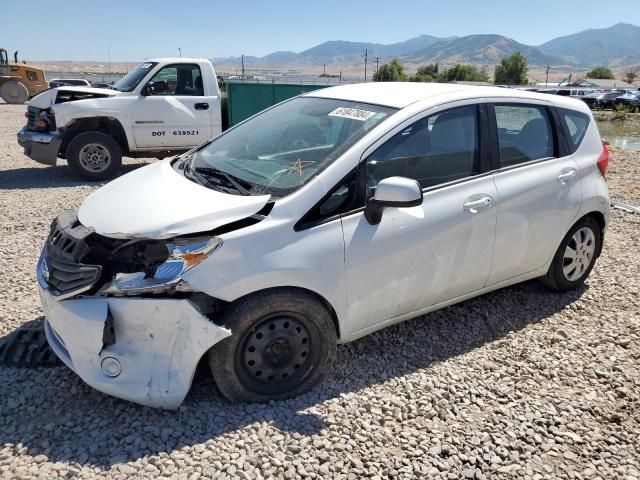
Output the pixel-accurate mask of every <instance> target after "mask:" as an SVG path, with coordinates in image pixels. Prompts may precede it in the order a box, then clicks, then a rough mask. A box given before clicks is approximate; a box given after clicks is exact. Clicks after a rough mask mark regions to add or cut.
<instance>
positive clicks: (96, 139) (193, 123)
mask: <svg viewBox="0 0 640 480" xmlns="http://www.w3.org/2000/svg"><path fill="white" fill-rule="evenodd" d="M113 88H114V89H106V88H105V89H102V88H92V87H61V88H54V89H50V90H47V91H45V92H43V93H41V94H39V95H37V96H36V97H34V98H33V99H32V100H31V102H30V103H29V105H28V110H27V119H28V121H27V125H25V127H24V128H22V130H20V132H19V133H18V143H19V144H20V145H21V146H22V147H23V148H24V153H25V155H27V156H28V157H30V158H32V159H33V160H35V161H37V162H40V163H44V164H47V165H55V164H56V162H57V160H58V158H62V159H66V160H67V162H68V164H69V167H70V168H71V170H72V171H73V172H74V173H75V174H76V175H78V176H79V177H81V178H84V179H87V180H104V179H108V178H112V177H113V176H115V175H116V173H117V172H118V170H119V169H120V166H121V163H122V156H123V155H126V156H130V157H154V158H163V157H166V156H171V155H174V154H175V153H179V152H183V151H185V150H188V149H190V148H192V147H194V146H196V145H199V144H201V143H203V142H205V141H206V140H209V139H210V138H212V137H214V136H216V135H218V134H219V133H220V132H221V131H222V116H221V104H220V91H219V88H218V82H217V78H216V73H215V70H214V68H213V65H212V64H211V62H210V61H209V60H206V59H202V58H158V59H152V60H149V61H146V62H144V63H141V64H140V65H138V66H136V67H135V68H133V69H132V70H130V71H129V73H127V75H125V76H124V77H123V78H121V79H120V80H119V81H118V82H116V83H115V85H114V87H113Z"/></svg>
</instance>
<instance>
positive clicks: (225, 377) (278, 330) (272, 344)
mask: <svg viewBox="0 0 640 480" xmlns="http://www.w3.org/2000/svg"><path fill="white" fill-rule="evenodd" d="M223 321H224V325H225V326H226V327H227V328H228V329H229V330H231V332H233V334H232V335H231V336H229V337H227V338H225V339H224V340H222V341H221V342H220V343H218V344H216V345H215V346H214V347H213V348H212V349H211V350H210V351H209V365H210V367H211V372H212V373H213V378H214V380H215V381H216V385H217V386H218V389H219V390H220V392H222V394H223V395H224V396H225V397H227V398H228V399H229V400H231V401H248V402H264V401H269V400H279V399H284V398H290V397H294V396H296V395H299V394H301V393H303V392H306V391H307V390H310V389H311V388H313V387H314V386H315V385H317V384H318V383H320V382H322V381H323V380H324V379H325V377H326V376H327V374H328V372H329V370H330V369H331V366H332V365H333V362H334V360H335V357H336V342H337V340H336V330H335V328H334V326H333V320H332V318H331V314H330V313H329V311H328V310H327V308H326V307H325V306H324V305H323V304H322V302H321V301H320V300H318V299H317V298H316V297H314V296H313V295H311V294H309V293H306V292H304V291H300V290H296V289H288V288H286V289H277V290H270V291H265V292H260V293H257V294H255V295H252V296H250V297H247V298H245V299H244V300H241V301H240V302H239V303H237V304H235V305H232V306H231V307H230V308H229V310H228V311H227V312H226V313H225V315H224V318H223Z"/></svg>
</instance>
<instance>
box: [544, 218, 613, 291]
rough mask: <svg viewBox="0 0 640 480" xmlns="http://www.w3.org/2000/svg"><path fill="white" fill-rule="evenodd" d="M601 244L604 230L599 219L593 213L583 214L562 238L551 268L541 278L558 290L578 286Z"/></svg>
mask: <svg viewBox="0 0 640 480" xmlns="http://www.w3.org/2000/svg"><path fill="white" fill-rule="evenodd" d="M601 244H602V231H601V229H600V225H598V222H596V220H595V219H593V218H592V217H586V218H583V219H582V220H580V221H579V222H578V223H576V224H575V225H574V226H573V227H572V228H571V230H569V233H567V235H565V237H564V238H563V239H562V242H561V243H560V246H559V247H558V250H557V251H556V254H555V255H554V257H553V261H552V262H551V266H550V267H549V271H548V272H547V274H546V275H545V276H544V277H542V278H541V279H540V280H541V281H542V283H544V284H545V285H547V286H548V287H550V288H553V289H554V290H559V291H568V290H573V289H574V288H577V287H579V286H580V285H582V284H583V283H584V282H585V280H586V279H587V277H588V276H589V274H590V273H591V270H592V269H593V266H594V264H595V261H596V255H598V253H599V252H600V249H601Z"/></svg>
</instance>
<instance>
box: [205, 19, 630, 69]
mask: <svg viewBox="0 0 640 480" xmlns="http://www.w3.org/2000/svg"><path fill="white" fill-rule="evenodd" d="M365 50H367V51H368V54H369V56H370V57H369V58H370V60H371V61H375V57H381V60H382V61H388V60H389V59H390V58H392V57H398V58H400V60H401V61H402V62H404V63H414V64H423V63H428V62H440V63H442V64H453V63H471V64H496V63H499V62H500V60H501V59H502V58H504V57H505V56H508V55H511V54H512V53H514V52H522V54H523V55H524V56H525V57H526V58H527V60H528V62H529V64H530V65H538V66H543V65H555V66H571V67H593V66H597V65H604V66H611V67H616V66H621V65H630V64H635V63H640V27H638V26H635V25H631V24H626V23H618V24H616V25H613V26H612V27H609V28H602V29H590V30H584V31H582V32H579V33H576V34H573V35H568V36H564V37H558V38H554V39H553V40H550V41H548V42H546V43H543V44H542V45H537V46H532V45H525V44H522V43H519V42H517V41H515V40H513V39H512V38H509V37H505V36H502V35H496V34H478V35H466V36H463V37H448V38H441V37H434V36H432V35H420V36H418V37H414V38H410V39H409V40H406V41H404V42H398V43H392V44H386V45H385V44H379V43H367V42H349V41H344V40H332V41H327V42H324V43H321V44H320V45H316V46H315V47H312V48H310V49H308V50H305V51H303V52H299V53H296V52H290V51H280V52H274V53H271V54H269V55H265V56H264V57H251V56H245V57H244V60H245V64H246V65H251V67H271V68H274V67H279V68H292V67H297V66H305V65H307V66H308V65H323V64H326V65H350V64H360V63H362V60H363V56H364V51H365ZM214 61H215V62H216V63H217V64H235V65H237V64H238V63H239V62H240V58H239V57H225V58H216V59H214Z"/></svg>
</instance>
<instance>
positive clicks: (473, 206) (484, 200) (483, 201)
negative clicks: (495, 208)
mask: <svg viewBox="0 0 640 480" xmlns="http://www.w3.org/2000/svg"><path fill="white" fill-rule="evenodd" d="M491 202H492V200H491V197H489V196H487V195H485V196H482V197H480V198H478V199H476V200H469V201H466V202H464V203H463V204H462V208H464V209H465V210H468V211H469V212H470V213H478V210H480V209H481V208H483V207H488V206H489V205H491Z"/></svg>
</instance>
